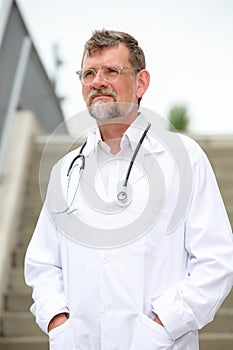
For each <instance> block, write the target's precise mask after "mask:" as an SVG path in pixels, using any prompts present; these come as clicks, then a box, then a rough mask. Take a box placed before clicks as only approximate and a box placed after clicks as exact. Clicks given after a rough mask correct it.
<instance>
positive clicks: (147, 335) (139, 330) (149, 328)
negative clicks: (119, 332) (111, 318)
mask: <svg viewBox="0 0 233 350" xmlns="http://www.w3.org/2000/svg"><path fill="white" fill-rule="evenodd" d="M173 344H174V342H173V340H172V339H171V338H170V336H169V334H168V333H167V331H166V330H165V328H164V327H163V326H160V325H159V324H158V323H156V322H154V321H153V320H151V319H150V318H149V317H147V316H146V315H144V314H143V315H141V316H140V317H138V318H137V319H136V323H135V329H134V335H133V340H132V343H131V346H130V350H141V349H146V350H172V349H173Z"/></svg>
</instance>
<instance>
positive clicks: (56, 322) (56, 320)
mask: <svg viewBox="0 0 233 350" xmlns="http://www.w3.org/2000/svg"><path fill="white" fill-rule="evenodd" d="M68 318H69V314H67V313H64V312H63V313H60V314H57V315H55V316H54V317H53V318H52V319H51V321H50V322H49V325H48V332H50V331H51V330H52V329H54V328H56V327H58V326H61V325H62V324H63V323H65V322H66V321H67V319H68Z"/></svg>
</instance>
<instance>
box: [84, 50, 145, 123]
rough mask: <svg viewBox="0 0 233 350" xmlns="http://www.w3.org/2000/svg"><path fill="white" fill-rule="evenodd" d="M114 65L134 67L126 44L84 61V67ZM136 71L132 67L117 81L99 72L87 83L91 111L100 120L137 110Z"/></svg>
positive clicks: (97, 53) (86, 96)
mask: <svg viewBox="0 0 233 350" xmlns="http://www.w3.org/2000/svg"><path fill="white" fill-rule="evenodd" d="M114 65H116V66H124V67H130V63H129V60H128V49H127V47H125V46H124V45H122V44H119V46H116V47H111V48H104V49H103V50H102V51H100V52H95V53H93V54H92V55H91V56H85V57H84V61H83V69H86V68H94V69H98V68H101V67H102V66H114ZM135 74H136V73H134V72H133V71H132V70H123V71H122V72H121V74H120V76H119V78H118V79H117V80H115V81H113V82H106V81H105V80H103V78H102V75H101V72H100V71H98V73H97V74H96V76H95V78H94V80H93V82H92V83H91V84H90V85H84V84H83V85H82V93H83V98H84V100H85V102H86V105H87V108H88V110H89V112H90V114H91V115H92V116H93V117H94V118H96V119H98V120H105V119H113V118H117V117H121V116H125V115H128V114H129V113H133V112H135V113H137V108H138V107H137V99H138V96H137V79H136V78H135ZM139 97H141V96H139Z"/></svg>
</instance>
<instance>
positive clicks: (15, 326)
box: [2, 311, 44, 337]
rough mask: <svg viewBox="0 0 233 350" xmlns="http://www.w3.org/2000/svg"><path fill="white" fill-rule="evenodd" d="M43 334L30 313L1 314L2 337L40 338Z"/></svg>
mask: <svg viewBox="0 0 233 350" xmlns="http://www.w3.org/2000/svg"><path fill="white" fill-rule="evenodd" d="M43 334H44V333H43V332H42V330H41V329H40V328H39V327H38V325H37V324H36V323H35V319H34V317H33V315H32V314H31V313H30V312H21V311H18V312H6V311H5V312H3V314H2V336H3V337H23V336H41V335H43Z"/></svg>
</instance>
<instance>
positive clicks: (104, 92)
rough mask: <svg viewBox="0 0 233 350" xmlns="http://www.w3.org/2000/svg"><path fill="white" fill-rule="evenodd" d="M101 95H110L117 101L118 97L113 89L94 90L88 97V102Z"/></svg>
mask: <svg viewBox="0 0 233 350" xmlns="http://www.w3.org/2000/svg"><path fill="white" fill-rule="evenodd" d="M99 95H109V96H111V97H113V99H114V100H116V97H117V94H116V92H115V91H114V90H112V89H92V90H91V92H90V93H89V95H88V101H89V102H91V101H92V100H93V98H95V97H96V96H99Z"/></svg>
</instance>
